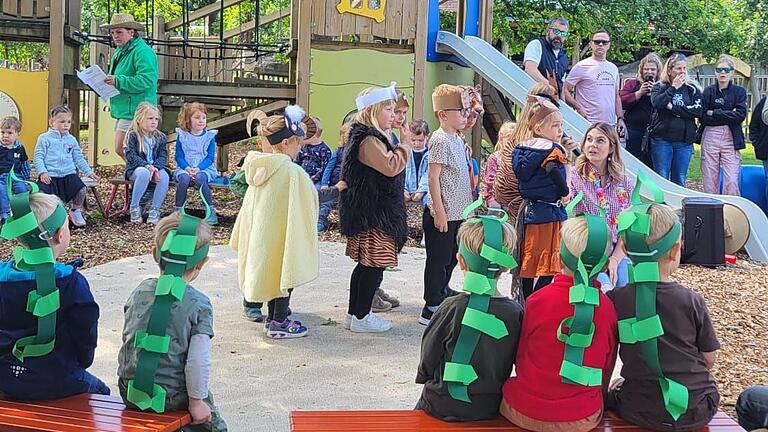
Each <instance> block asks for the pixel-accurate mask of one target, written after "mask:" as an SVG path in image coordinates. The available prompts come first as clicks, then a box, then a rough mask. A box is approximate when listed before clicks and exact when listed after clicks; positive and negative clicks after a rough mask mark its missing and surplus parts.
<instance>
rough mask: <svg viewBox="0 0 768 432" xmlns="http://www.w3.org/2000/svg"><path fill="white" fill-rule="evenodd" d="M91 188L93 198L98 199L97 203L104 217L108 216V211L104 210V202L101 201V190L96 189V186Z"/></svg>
mask: <svg viewBox="0 0 768 432" xmlns="http://www.w3.org/2000/svg"><path fill="white" fill-rule="evenodd" d="M89 189H91V192H92V193H93V199H94V200H96V205H97V206H98V207H99V211H100V212H101V215H102V216H104V218H105V219H106V218H107V212H106V211H105V210H104V203H102V202H101V197H100V196H99V192H98V191H97V190H96V188H95V187H91V188H89Z"/></svg>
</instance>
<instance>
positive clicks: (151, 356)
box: [127, 195, 211, 413]
mask: <svg viewBox="0 0 768 432" xmlns="http://www.w3.org/2000/svg"><path fill="white" fill-rule="evenodd" d="M201 196H202V195H201ZM203 203H205V200H204V199H203ZM205 206H206V216H205V217H206V218H208V217H209V216H210V212H211V209H210V207H209V206H208V204H207V203H205ZM181 215H182V216H181V221H179V226H178V227H177V228H176V229H175V230H172V231H170V232H169V233H168V235H167V236H166V237H165V241H163V245H162V247H160V249H159V250H158V251H157V259H158V262H159V263H163V275H162V276H160V278H159V279H158V280H157V285H156V287H155V302H154V304H153V305H152V309H151V312H150V317H149V324H148V325H147V330H146V331H137V332H136V334H135V336H134V346H135V347H136V348H138V349H139V359H138V363H137V365H136V374H135V375H134V378H133V379H132V380H129V381H128V394H127V399H128V401H129V402H131V403H133V404H134V405H136V406H137V407H138V408H139V409H141V410H148V409H151V410H153V411H155V412H156V413H162V412H164V411H165V399H166V395H167V392H166V390H165V389H164V388H163V387H161V386H160V385H158V384H155V373H156V371H157V365H158V363H159V361H160V357H161V356H162V355H164V354H167V353H168V348H169V346H170V342H171V340H170V336H167V335H166V332H167V329H168V322H169V321H170V318H171V307H172V306H173V303H175V302H177V301H181V300H182V299H183V298H184V293H185V292H186V290H187V282H186V281H185V280H184V279H183V278H182V276H184V273H185V272H186V271H187V270H189V269H191V268H192V267H194V266H195V265H196V264H197V263H199V262H200V261H202V260H203V259H205V257H206V256H208V245H205V246H203V247H200V248H198V249H196V248H195V245H196V244H197V228H198V226H199V225H200V223H202V219H200V218H196V217H194V216H191V215H188V214H187V213H186V212H185V211H184V209H183V208H182V209H181Z"/></svg>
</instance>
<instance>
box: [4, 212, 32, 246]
mask: <svg viewBox="0 0 768 432" xmlns="http://www.w3.org/2000/svg"><path fill="white" fill-rule="evenodd" d="M36 229H38V226H37V219H35V214H34V213H32V212H29V213H27V214H25V215H23V216H21V217H17V218H12V219H9V220H8V221H6V222H5V225H3V228H2V230H0V236H2V237H3V238H4V239H6V240H13V239H15V238H16V237H20V236H22V235H24V234H26V233H28V232H30V231H33V230H36Z"/></svg>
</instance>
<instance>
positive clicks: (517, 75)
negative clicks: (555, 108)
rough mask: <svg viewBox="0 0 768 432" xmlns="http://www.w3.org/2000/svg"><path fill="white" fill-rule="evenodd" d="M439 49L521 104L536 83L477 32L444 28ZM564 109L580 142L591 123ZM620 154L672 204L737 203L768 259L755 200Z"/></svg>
mask: <svg viewBox="0 0 768 432" xmlns="http://www.w3.org/2000/svg"><path fill="white" fill-rule="evenodd" d="M437 51H438V52H440V53H444V54H452V55H455V56H456V57H458V58H459V59H461V60H462V61H463V62H464V63H466V64H467V65H469V67H471V68H472V69H473V70H474V71H475V72H477V73H478V74H479V75H480V76H482V77H483V78H484V79H485V80H486V81H488V82H489V83H491V85H493V86H494V87H496V88H497V89H498V90H499V91H501V92H502V93H503V94H504V95H505V96H507V97H508V98H510V99H512V100H513V101H515V103H517V104H520V105H521V106H522V105H523V104H524V102H525V100H526V92H527V91H528V89H529V88H530V87H531V86H532V85H533V84H534V81H533V79H532V78H531V77H529V76H528V74H526V73H525V71H523V70H522V69H520V68H519V67H518V66H517V65H515V64H514V63H513V62H512V61H510V60H509V59H508V58H507V57H506V56H504V55H503V54H502V53H500V52H499V51H497V50H496V48H494V47H493V46H492V45H490V44H489V43H488V42H486V41H484V40H483V39H480V38H477V37H474V36H467V37H466V38H465V39H462V38H461V37H459V36H457V35H456V34H454V33H449V32H443V31H441V32H439V33H438V36H437ZM561 111H562V113H563V119H564V121H565V130H566V132H567V133H568V134H569V135H570V136H572V137H573V138H574V140H576V141H577V142H580V141H581V139H582V137H583V136H584V131H586V130H587V128H588V127H589V123H588V122H587V120H585V119H584V118H583V117H582V116H581V115H579V114H578V113H576V111H575V110H573V109H572V108H571V107H569V106H568V105H566V104H562V105H561ZM621 157H622V158H623V159H624V164H625V165H626V167H627V173H628V174H629V175H630V176H632V177H636V175H637V174H636V173H637V172H638V171H639V170H641V169H642V170H644V171H645V172H646V174H648V175H649V177H650V178H651V179H653V181H654V182H655V183H656V184H657V185H659V187H661V188H662V190H663V191H664V194H665V198H666V200H667V202H668V203H669V204H670V205H672V206H675V207H682V204H683V203H682V201H683V198H687V197H694V196H701V197H711V198H716V199H719V200H721V201H723V202H726V203H730V204H733V205H735V206H737V207H738V208H739V209H741V211H743V212H744V214H745V215H746V216H747V218H748V219H749V223H750V235H749V240H747V244H746V245H745V246H744V248H745V249H746V251H747V253H749V256H750V257H751V258H752V259H754V260H757V261H761V262H764V263H765V262H768V218H766V215H765V213H763V211H762V210H761V209H760V207H758V206H757V205H756V204H755V203H753V202H752V201H749V200H748V199H745V198H741V197H736V196H726V195H709V194H705V193H703V192H696V191H692V190H690V189H686V188H683V187H681V186H678V185H676V184H674V183H672V182H670V181H669V180H666V179H664V178H662V177H661V176H659V175H658V174H656V173H655V172H653V170H651V169H649V168H648V167H646V166H645V165H644V164H643V163H642V162H640V161H639V160H638V159H637V158H635V157H634V156H632V155H631V154H630V153H629V152H627V151H626V150H622V153H621Z"/></svg>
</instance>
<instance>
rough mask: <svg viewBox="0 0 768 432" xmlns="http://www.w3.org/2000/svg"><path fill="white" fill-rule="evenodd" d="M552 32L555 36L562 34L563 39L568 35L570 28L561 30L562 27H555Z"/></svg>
mask: <svg viewBox="0 0 768 432" xmlns="http://www.w3.org/2000/svg"><path fill="white" fill-rule="evenodd" d="M552 33H554V34H555V36H560V37H561V38H563V39H565V38H567V37H568V30H560V29H556V28H553V29H552Z"/></svg>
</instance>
